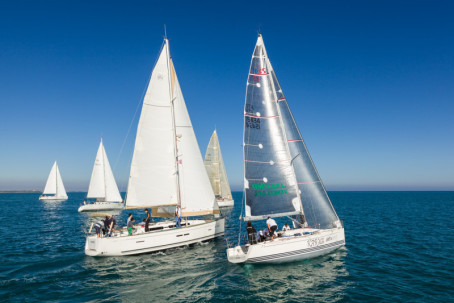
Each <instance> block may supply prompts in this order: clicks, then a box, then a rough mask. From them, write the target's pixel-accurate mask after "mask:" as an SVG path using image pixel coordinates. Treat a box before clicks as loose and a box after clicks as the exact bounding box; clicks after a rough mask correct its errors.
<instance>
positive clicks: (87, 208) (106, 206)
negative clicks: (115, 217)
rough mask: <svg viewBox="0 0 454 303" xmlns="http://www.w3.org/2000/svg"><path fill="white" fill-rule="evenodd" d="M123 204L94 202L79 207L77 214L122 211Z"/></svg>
mask: <svg viewBox="0 0 454 303" xmlns="http://www.w3.org/2000/svg"><path fill="white" fill-rule="evenodd" d="M123 208H124V204H123V203H121V202H95V203H92V204H85V205H82V206H81V207H79V209H78V210H77V211H78V212H80V213H82V212H95V211H109V210H122V209H123Z"/></svg>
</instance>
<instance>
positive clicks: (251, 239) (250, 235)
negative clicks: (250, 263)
mask: <svg viewBox="0 0 454 303" xmlns="http://www.w3.org/2000/svg"><path fill="white" fill-rule="evenodd" d="M246 230H247V235H248V239H249V244H251V245H253V244H257V240H256V239H255V233H256V232H257V231H256V230H255V228H254V226H252V223H251V221H247V227H246Z"/></svg>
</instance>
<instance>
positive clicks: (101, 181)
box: [87, 139, 122, 202]
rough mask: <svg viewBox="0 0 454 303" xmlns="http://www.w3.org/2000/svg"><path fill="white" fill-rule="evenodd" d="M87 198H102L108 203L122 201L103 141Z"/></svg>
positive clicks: (94, 166)
mask: <svg viewBox="0 0 454 303" xmlns="http://www.w3.org/2000/svg"><path fill="white" fill-rule="evenodd" d="M87 198H97V199H100V198H101V199H104V201H106V202H121V201H122V198H121V195H120V192H119V191H118V187H117V183H116V182H115V178H114V175H113V173H112V169H111V167H110V164H109V159H108V158H107V154H106V150H105V148H104V144H103V143H102V139H101V143H100V144H99V148H98V153H97V154H96V159H95V164H94V165H93V171H92V173H91V179H90V185H89V187H88V193H87Z"/></svg>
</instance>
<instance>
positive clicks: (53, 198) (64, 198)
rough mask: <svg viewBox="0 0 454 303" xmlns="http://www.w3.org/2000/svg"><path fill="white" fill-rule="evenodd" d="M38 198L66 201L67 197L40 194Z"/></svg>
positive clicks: (50, 200)
mask: <svg viewBox="0 0 454 303" xmlns="http://www.w3.org/2000/svg"><path fill="white" fill-rule="evenodd" d="M39 200H41V201H49V202H52V201H54V202H58V201H66V200H68V197H57V196H40V197H39Z"/></svg>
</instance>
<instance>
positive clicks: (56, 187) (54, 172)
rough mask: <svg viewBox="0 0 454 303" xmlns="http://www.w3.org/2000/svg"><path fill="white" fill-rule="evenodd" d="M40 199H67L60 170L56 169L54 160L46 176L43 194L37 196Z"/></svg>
mask: <svg viewBox="0 0 454 303" xmlns="http://www.w3.org/2000/svg"><path fill="white" fill-rule="evenodd" d="M39 199H40V200H41V201H64V200H68V195H67V194H66V190H65V186H64V185H63V181H62V179H61V175H60V170H59V169H58V165H57V161H55V162H54V165H53V166H52V169H51V170H50V173H49V177H48V178H47V182H46V186H45V187H44V191H43V194H42V195H41V196H40V197H39Z"/></svg>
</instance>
